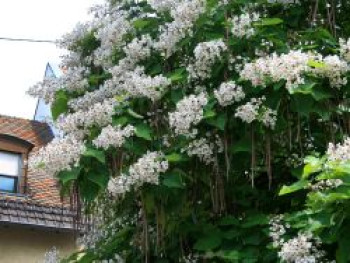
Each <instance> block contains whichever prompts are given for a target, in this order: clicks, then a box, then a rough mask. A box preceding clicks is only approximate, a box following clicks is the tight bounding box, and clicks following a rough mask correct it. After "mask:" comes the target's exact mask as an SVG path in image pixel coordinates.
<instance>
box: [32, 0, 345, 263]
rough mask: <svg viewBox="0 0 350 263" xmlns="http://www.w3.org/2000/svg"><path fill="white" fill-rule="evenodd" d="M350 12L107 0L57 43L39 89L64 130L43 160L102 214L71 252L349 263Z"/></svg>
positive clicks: (113, 258) (155, 258) (330, 4)
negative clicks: (57, 63)
mask: <svg viewBox="0 0 350 263" xmlns="http://www.w3.org/2000/svg"><path fill="white" fill-rule="evenodd" d="M349 12H350V3H349V2H348V1H340V0H330V1H323V0H314V1H302V0H300V1H293V0H269V1H264V0H257V1H246V0H239V1H228V0H226V1H224V0H222V1H218V0H172V1H170V0H147V1H109V2H106V3H105V5H103V6H98V7H95V8H93V13H94V14H95V16H94V19H93V20H92V21H90V22H88V23H86V24H79V25H78V26H77V27H76V29H75V30H73V32H71V33H69V34H67V35H66V36H64V37H63V39H62V40H61V41H59V45H60V46H61V47H64V48H67V49H68V50H69V51H70V53H69V55H67V56H66V57H64V58H63V62H62V63H63V65H64V66H65V67H66V68H67V71H66V73H65V74H64V75H63V76H62V77H60V78H58V79H46V80H44V81H43V82H42V83H38V84H37V85H36V86H34V87H32V88H31V89H30V90H29V93H30V94H31V95H34V96H37V97H40V98H43V99H45V100H46V101H47V102H50V103H51V105H52V113H53V117H54V118H55V120H56V126H57V128H59V129H60V130H61V131H62V132H63V133H64V136H63V137H62V138H57V139H55V140H54V141H53V142H52V143H51V144H50V145H48V146H47V147H46V148H45V149H42V150H41V151H40V152H38V154H37V155H35V156H33V157H32V158H31V162H30V165H31V167H32V168H34V169H38V170H42V171H44V172H46V173H49V174H52V175H53V176H57V178H58V179H59V181H60V183H61V186H62V188H61V189H62V194H63V195H71V196H74V197H75V198H74V200H75V201H76V203H77V205H78V207H82V212H83V218H85V219H86V220H87V222H88V224H86V226H87V227H88V230H87V231H86V232H85V235H84V236H83V237H82V238H81V240H80V241H81V243H82V244H83V245H84V250H83V251H80V252H78V253H76V254H74V255H72V256H71V257H70V258H68V259H65V260H63V262H100V261H103V260H105V262H108V260H110V262H159V263H161V262H164V263H165V262H245V263H248V262H350V254H349V253H348V251H347V249H348V247H349V245H350V237H349V231H347V229H348V227H349V225H350V218H349V209H348V208H349V205H350V203H349V201H348V200H349V197H350V190H349V183H350V166H349V160H350V144H349V140H350V139H346V136H347V135H348V134H349V131H350V114H349V112H350V107H349V106H350V105H349V91H350V89H349V88H350V83H349V82H348V78H349V76H350V75H349V71H350V68H349V62H350V40H347V39H348V37H349V35H350V23H349V22H350V21H349V16H348V14H349ZM329 143H331V144H329ZM337 143H339V144H337ZM328 144H329V145H328Z"/></svg>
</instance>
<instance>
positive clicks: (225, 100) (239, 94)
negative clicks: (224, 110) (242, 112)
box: [214, 81, 245, 106]
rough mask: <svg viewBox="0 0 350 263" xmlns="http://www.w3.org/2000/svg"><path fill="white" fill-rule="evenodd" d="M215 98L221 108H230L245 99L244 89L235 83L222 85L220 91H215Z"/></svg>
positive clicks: (230, 82)
mask: <svg viewBox="0 0 350 263" xmlns="http://www.w3.org/2000/svg"><path fill="white" fill-rule="evenodd" d="M214 96H215V98H216V99H217V100H218V102H219V104H220V105H221V106H228V105H231V104H233V103H234V102H239V101H241V100H243V99H244V98H245V94H244V92H243V89H242V87H241V86H238V85H236V83H235V82H234V81H229V82H224V83H222V84H221V85H220V87H219V89H217V90H214Z"/></svg>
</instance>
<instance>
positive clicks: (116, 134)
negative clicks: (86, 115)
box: [92, 125, 135, 150]
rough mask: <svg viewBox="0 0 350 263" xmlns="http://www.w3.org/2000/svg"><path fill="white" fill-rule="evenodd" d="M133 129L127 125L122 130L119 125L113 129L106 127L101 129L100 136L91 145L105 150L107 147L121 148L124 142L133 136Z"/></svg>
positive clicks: (109, 126)
mask: <svg viewBox="0 0 350 263" xmlns="http://www.w3.org/2000/svg"><path fill="white" fill-rule="evenodd" d="M134 132H135V127H134V126H132V125H127V126H126V127H125V128H122V127H121V126H120V125H118V126H117V127H113V126H112V125H108V126H107V127H105V128H103V129H102V131H101V133H100V135H99V136H98V137H97V138H96V139H94V140H93V141H92V143H93V144H94V145H95V146H96V147H98V148H103V149H105V150H107V149H108V148H109V147H111V146H112V147H115V148H118V147H121V146H122V145H123V143H124V142H125V139H126V138H129V137H131V136H133V135H134Z"/></svg>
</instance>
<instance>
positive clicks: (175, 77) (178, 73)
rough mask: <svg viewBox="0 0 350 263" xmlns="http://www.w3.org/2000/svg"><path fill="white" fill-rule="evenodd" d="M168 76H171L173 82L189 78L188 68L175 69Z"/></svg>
mask: <svg viewBox="0 0 350 263" xmlns="http://www.w3.org/2000/svg"><path fill="white" fill-rule="evenodd" d="M168 78H170V80H171V81H172V82H179V81H183V80H186V79H187V74H186V69H185V68H179V69H176V70H175V71H173V72H171V73H170V74H169V75H168Z"/></svg>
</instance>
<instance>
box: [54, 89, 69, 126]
mask: <svg viewBox="0 0 350 263" xmlns="http://www.w3.org/2000/svg"><path fill="white" fill-rule="evenodd" d="M67 111H68V97H67V95H66V93H65V92H64V90H59V91H57V92H56V96H55V101H54V102H53V103H52V106H51V113H52V118H53V120H57V118H58V116H60V115H61V114H62V113H66V112H67Z"/></svg>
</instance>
